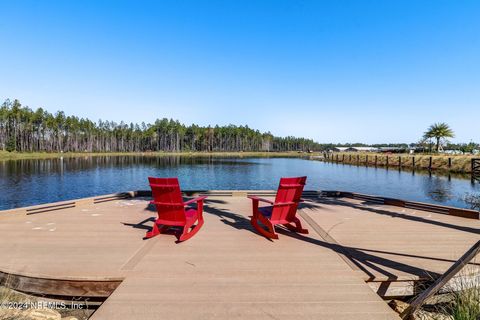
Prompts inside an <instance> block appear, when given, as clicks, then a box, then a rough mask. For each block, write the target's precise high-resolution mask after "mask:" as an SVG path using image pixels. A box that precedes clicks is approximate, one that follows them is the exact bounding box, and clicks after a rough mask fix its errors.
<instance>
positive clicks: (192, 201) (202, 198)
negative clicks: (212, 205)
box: [184, 196, 208, 206]
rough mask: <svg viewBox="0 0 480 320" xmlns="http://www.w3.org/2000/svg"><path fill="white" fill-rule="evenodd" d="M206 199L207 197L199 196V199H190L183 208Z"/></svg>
mask: <svg viewBox="0 0 480 320" xmlns="http://www.w3.org/2000/svg"><path fill="white" fill-rule="evenodd" d="M207 198H208V197H207V196H201V197H196V198H194V199H190V200H188V201H187V202H185V203H184V205H185V206H188V205H189V204H192V203H194V202H200V201H203V200H205V199H207Z"/></svg>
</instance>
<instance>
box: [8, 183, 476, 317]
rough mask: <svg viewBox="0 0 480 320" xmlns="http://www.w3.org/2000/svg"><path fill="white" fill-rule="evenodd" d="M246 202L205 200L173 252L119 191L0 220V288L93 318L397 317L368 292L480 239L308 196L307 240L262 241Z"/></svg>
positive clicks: (443, 218)
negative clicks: (84, 300)
mask: <svg viewBox="0 0 480 320" xmlns="http://www.w3.org/2000/svg"><path fill="white" fill-rule="evenodd" d="M247 193H249V192H248V191H238V192H233V194H232V192H216V193H213V194H212V195H210V196H209V198H208V201H207V203H206V207H205V213H204V217H205V225H204V227H203V228H202V230H200V231H199V233H198V234H197V235H196V236H195V237H194V238H192V239H191V240H189V241H186V242H184V243H181V244H176V243H175V239H174V237H173V236H170V235H160V236H157V237H155V238H152V239H150V240H143V239H142V237H143V236H144V234H145V231H146V230H148V228H149V227H150V226H151V225H152V222H153V218H154V217H155V216H156V212H155V211H154V210H152V209H153V208H151V207H150V206H149V205H148V200H147V199H146V198H142V197H131V198H130V197H129V194H124V195H123V196H107V197H104V198H89V199H82V200H78V201H71V202H65V203H61V204H55V205H50V206H38V207H33V208H27V209H25V208H21V209H15V210H9V211H0V256H1V257H2V259H1V260H0V280H1V279H4V280H5V279H6V278H9V279H13V280H12V281H11V283H13V284H14V285H12V286H13V287H16V288H17V289H21V290H22V291H30V292H34V293H37V294H39V293H42V292H43V293H46V294H48V295H51V296H64V297H68V296H83V297H106V296H109V297H108V299H107V300H106V301H105V302H104V303H103V304H102V306H101V307H100V308H99V309H98V310H97V311H96V312H95V313H94V315H93V316H92V319H120V320H121V319H145V318H153V319H157V318H168V319H187V318H188V319H227V318H228V319H272V318H274V319H292V318H294V319H372V320H375V319H399V318H398V316H397V315H396V313H395V312H393V311H392V310H391V309H390V308H389V307H388V306H387V304H386V303H385V302H384V301H383V300H382V298H381V297H380V296H379V295H377V294H376V293H375V291H378V292H379V293H380V294H381V293H382V292H384V293H385V292H386V291H388V290H389V289H388V287H389V286H390V284H391V283H397V282H402V281H404V282H407V281H415V280H418V279H424V278H426V277H427V276H430V275H435V274H439V273H442V272H444V271H445V270H446V269H448V267H450V266H451V265H452V263H453V262H454V261H455V260H456V259H458V257H459V256H461V255H462V254H463V252H464V251H465V250H466V249H468V247H469V246H471V245H472V244H473V243H474V242H475V241H476V240H478V237H479V233H480V231H479V230H480V221H479V220H474V219H466V218H461V217H454V216H448V215H444V214H438V213H430V212H424V211H418V210H412V209H404V208H398V207H392V206H385V205H379V204H371V203H365V202H362V201H359V200H352V199H344V198H339V199H338V198H327V197H312V198H310V200H308V201H307V202H305V203H304V205H303V207H302V209H301V210H300V213H299V215H300V217H301V219H303V220H304V221H305V223H306V224H305V225H306V227H307V228H308V229H309V230H310V234H309V235H306V236H304V235H295V234H292V233H290V232H288V231H280V239H279V240H275V241H269V240H267V239H265V238H263V237H261V236H259V235H258V234H256V233H255V232H254V231H253V229H252V227H251V226H250V223H249V218H248V216H249V215H250V214H251V203H250V201H249V200H248V199H247V198H245V197H244V196H245V195H246V194H247ZM250 193H252V192H250ZM253 193H260V194H263V195H269V192H268V191H265V192H253ZM132 194H133V193H132ZM130 195H131V194H130ZM99 199H103V200H101V201H99ZM46 207H48V208H46ZM385 283H386V284H387V286H385ZM377 284H378V286H377ZM372 288H373V290H372ZM112 291H113V293H112V294H111V295H110V293H111V292H112Z"/></svg>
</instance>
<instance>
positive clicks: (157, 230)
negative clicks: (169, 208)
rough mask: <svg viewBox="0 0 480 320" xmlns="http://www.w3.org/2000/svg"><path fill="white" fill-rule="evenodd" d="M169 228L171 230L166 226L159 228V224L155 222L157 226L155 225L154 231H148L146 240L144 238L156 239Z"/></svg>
mask: <svg viewBox="0 0 480 320" xmlns="http://www.w3.org/2000/svg"><path fill="white" fill-rule="evenodd" d="M169 228H170V226H165V225H163V226H161V227H160V228H159V227H158V224H157V222H155V224H154V225H153V228H152V230H150V231H148V232H147V233H146V234H145V238H144V239H150V238H153V237H155V236H158V235H159V234H161V233H164V232H165V231H167V230H168V229H169Z"/></svg>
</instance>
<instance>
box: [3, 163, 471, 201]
mask: <svg viewBox="0 0 480 320" xmlns="http://www.w3.org/2000/svg"><path fill="white" fill-rule="evenodd" d="M296 175H307V176H308V183H307V189H314V190H345V191H354V192H361V193H368V194H375V195H381V196H387V197H395V198H402V199H406V200H412V201H423V202H431V203H438V204H444V205H453V206H461V207H467V206H468V205H467V204H466V203H465V202H464V200H463V197H464V195H465V194H466V193H476V192H480V187H479V184H471V182H470V179H469V178H468V179H464V178H463V177H462V176H459V175H451V176H450V177H448V176H441V175H436V174H432V173H431V172H428V171H418V170H417V171H408V170H406V169H400V170H386V169H385V168H380V167H379V168H375V167H364V166H352V165H346V164H343V163H339V164H336V163H324V162H320V161H310V160H306V159H292V158H290V159H288V158H234V157H190V156H182V157H178V156H176V157H175V156H169V157H167V156H165V157H155V156H100V157H78V158H63V159H43V160H39V159H34V160H15V161H3V162H0V190H1V192H0V209H7V208H14V207H21V206H26V205H32V204H39V203H47V202H53V201H60V200H67V199H75V198H81V197H87V196H95V195H101V194H107V193H112V192H118V191H126V190H138V189H147V188H148V184H147V177H148V176H178V177H179V178H180V182H181V184H182V187H183V188H184V189H276V187H277V184H278V179H279V178H280V177H282V176H296Z"/></svg>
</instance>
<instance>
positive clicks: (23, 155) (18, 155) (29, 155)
mask: <svg viewBox="0 0 480 320" xmlns="http://www.w3.org/2000/svg"><path fill="white" fill-rule="evenodd" d="M311 155H318V154H312V153H308V154H307V153H298V152H102V153H95V152H65V153H58V152H52V153H50V152H7V151H0V161H2V160H22V159H54V158H61V157H64V158H75V157H98V156H150V157H164V156H182V157H305V156H311Z"/></svg>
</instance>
